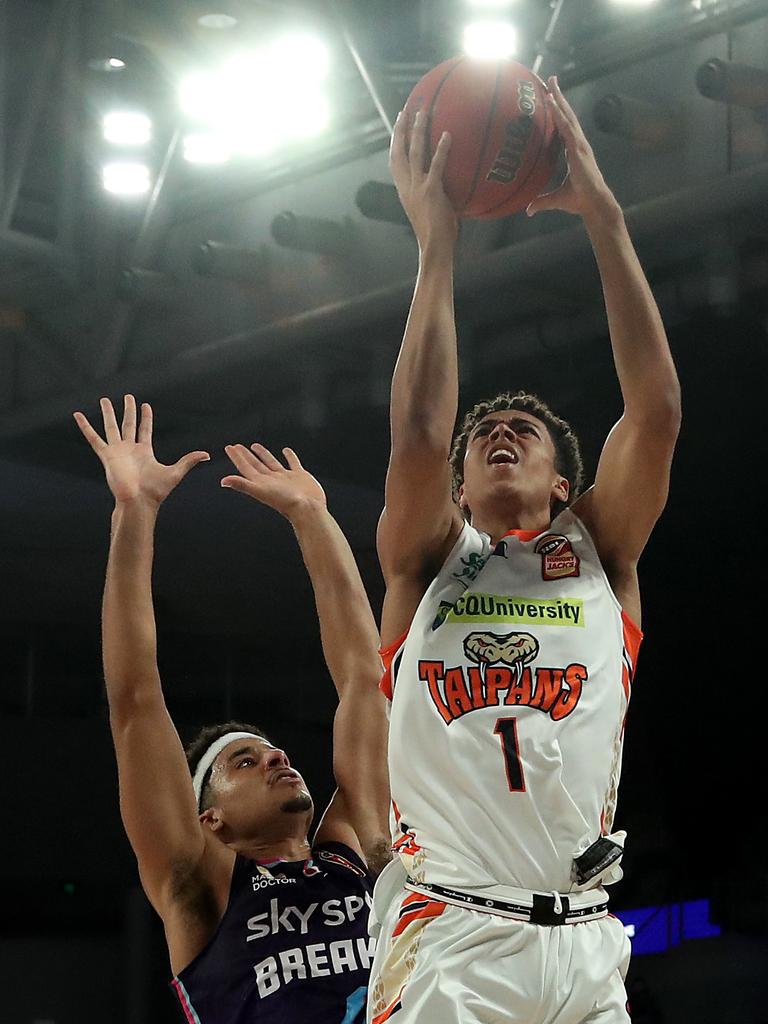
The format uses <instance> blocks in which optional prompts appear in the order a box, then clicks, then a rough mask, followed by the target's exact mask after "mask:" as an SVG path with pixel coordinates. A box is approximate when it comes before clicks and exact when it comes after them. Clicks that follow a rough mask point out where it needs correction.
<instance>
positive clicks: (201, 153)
mask: <svg viewBox="0 0 768 1024" xmlns="http://www.w3.org/2000/svg"><path fill="white" fill-rule="evenodd" d="M183 145H184V159H185V160H186V161H187V163H190V164H225V163H227V162H228V161H229V160H230V159H231V158H232V146H231V144H230V142H229V140H228V139H227V138H225V137H224V136H223V135H217V134H216V133H215V132H192V133H191V134H190V135H186V136H185V137H184V143H183Z"/></svg>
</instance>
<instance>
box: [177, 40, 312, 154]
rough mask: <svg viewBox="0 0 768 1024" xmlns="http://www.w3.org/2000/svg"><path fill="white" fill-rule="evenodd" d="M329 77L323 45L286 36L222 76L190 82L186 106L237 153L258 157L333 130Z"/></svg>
mask: <svg viewBox="0 0 768 1024" xmlns="http://www.w3.org/2000/svg"><path fill="white" fill-rule="evenodd" d="M329 71H330V51H329V49H328V47H327V46H326V45H325V43H324V42H323V41H322V40H321V39H319V38H316V37H314V36H310V35H300V34H295V35H289V36H283V37H282V38H280V39H277V40H275V41H274V42H273V43H271V44H270V45H268V46H265V47H263V48H262V49H259V50H251V51H243V52H241V53H239V54H237V55H235V56H233V57H231V58H230V59H229V60H228V61H226V62H225V63H224V64H223V65H222V66H221V67H220V68H218V70H215V71H213V70H212V71H207V72H198V73H197V74H193V75H190V76H188V77H187V78H185V79H184V80H183V81H182V82H181V85H180V90H179V93H180V100H181V105H182V108H183V110H184V112H185V113H186V114H187V115H188V116H189V117H190V118H191V119H192V120H194V121H196V122H197V123H198V124H200V125H201V128H202V127H203V126H204V127H205V128H206V129H208V130H210V132H211V133H212V134H214V135H216V136H218V137H219V138H220V139H222V138H223V139H225V140H226V141H227V144H228V145H229V148H230V150H231V151H232V152H233V153H238V154H243V155H259V154H262V153H265V152H268V151H270V150H272V149H274V148H275V146H278V145H279V144H280V143H281V142H286V141H288V140H291V139H301V138H310V137H313V136H316V135H319V134H320V133H321V132H323V131H324V130H325V129H326V128H327V127H328V125H329V123H330V120H331V112H330V105H329V102H328V99H327V97H326V96H325V94H324V90H323V89H322V82H323V80H324V79H325V78H326V77H327V76H328V73H329ZM196 162H197V161H196Z"/></svg>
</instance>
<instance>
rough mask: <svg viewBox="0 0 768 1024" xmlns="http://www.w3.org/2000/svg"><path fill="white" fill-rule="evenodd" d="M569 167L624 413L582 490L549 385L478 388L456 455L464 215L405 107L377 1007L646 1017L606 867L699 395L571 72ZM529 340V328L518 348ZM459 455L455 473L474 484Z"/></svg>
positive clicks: (397, 163) (540, 1020)
mask: <svg viewBox="0 0 768 1024" xmlns="http://www.w3.org/2000/svg"><path fill="white" fill-rule="evenodd" d="M549 88H550V95H549V96H548V97H547V102H548V103H549V104H551V108H552V112H553V115H554V117H555V119H556V124H557V126H558V130H559V132H560V135H561V137H562V140H563V142H564V145H565V148H566V153H567V157H568V164H569V175H568V177H567V180H566V181H565V183H564V184H563V185H562V186H561V187H560V188H559V189H558V190H557V191H555V192H553V193H551V194H550V195H548V196H543V197H540V198H539V199H538V200H536V201H535V202H534V203H533V204H532V205H531V207H530V208H529V213H535V212H538V211H539V210H544V209H560V210H565V211H568V212H569V213H573V214H576V215H578V216H580V217H581V218H582V221H583V223H584V226H585V228H586V230H587V233H588V235H589V238H590V241H591V243H592V247H593V250H594V253H595V257H596V260H597V265H598V268H599V272H600V276H601V279H602V286H603V291H604V297H605V304H606V311H607V316H608V324H609V328H610V335H611V344H612V348H613V356H614V361H615V365H616V371H617V374H618V378H619V383H620V386H621V391H622V395H623V399H624V411H623V414H622V417H621V419H620V420H619V422H618V423H617V424H616V425H615V426H614V428H613V429H612V431H611V432H610V434H609V436H608V438H607V440H606V442H605V446H604V448H603V451H602V454H601V456H600V460H599V465H598V468H597V472H596V477H595V481H594V483H593V485H592V486H591V487H590V488H589V489H588V490H586V491H584V492H583V493H581V494H579V490H580V487H581V479H580V477H581V461H580V457H579V452H578V444H577V442H576V440H575V438H574V437H573V435H572V433H571V431H570V428H569V427H568V425H567V424H565V423H564V422H563V421H562V420H560V419H558V418H557V417H556V416H554V415H553V414H552V413H551V412H550V410H549V409H548V408H547V407H546V406H545V405H544V404H543V403H542V402H540V401H539V400H538V399H536V398H535V397H533V396H526V395H523V394H522V393H518V394H517V395H512V394H506V395H500V396H498V397H497V398H496V399H494V400H491V401H489V402H488V403H484V404H482V405H480V406H478V407H476V408H475V409H474V410H472V412H471V413H470V414H469V415H468V417H467V419H466V420H465V423H464V428H463V430H462V432H461V434H460V435H459V437H458V439H457V441H456V443H455V445H454V449H453V453H452V452H451V436H452V432H453V428H454V423H455V420H456V413H457V401H458V373H457V353H456V330H455V323H454V311H453V281H452V278H453V252H454V244H455V240H456V235H457V222H456V216H455V214H454V212H453V209H452V208H451V206H450V204H449V202H448V200H447V198H446V195H445V192H444V190H443V187H442V172H443V168H444V166H445V161H446V158H447V154H448V149H449V146H450V139H449V138H448V137H444V138H443V139H442V140H441V142H440V143H439V145H438V147H437V149H436V151H435V155H434V158H433V160H432V162H431V166H430V168H429V169H428V170H427V169H425V152H426V144H425V124H424V120H423V119H422V118H417V120H416V123H415V124H414V125H412V126H411V125H409V126H406V125H405V124H403V120H404V118H403V117H402V116H401V118H400V119H399V121H398V125H397V128H396V130H395V133H394V138H393V142H392V151H391V168H392V173H393V177H394V180H395V183H396V185H397V188H398V192H399V195H400V199H401V201H402V204H403V206H404V208H405V210H406V212H407V213H408V216H409V218H410V220H411V223H412V225H413V227H414V230H415V233H416V237H417V240H418V244H419V254H420V264H419V273H418V279H417V283H416V290H415V295H414V299H413V304H412V307H411V311H410V317H409V320H408V324H407V327H406V331H405V337H404V339H403V344H402V348H401V350H400V356H399V359H398V362H397V366H396V369H395V373H394V379H393V383H392V399H391V430H392V451H391V459H390V464H389V472H388V476H387V483H386V508H385V510H384V513H383V515H382V518H381V522H380V528H379V535H378V548H379V556H380V560H381V565H382V568H383V572H384V575H385V578H386V583H387V593H386V600H385V604H384V609H383V615H382V628H381V633H382V642H383V644H384V650H383V652H382V653H383V656H384V660H385V664H387V666H388V670H387V673H386V675H385V678H384V682H383V688H385V690H386V692H387V693H388V696H389V697H390V699H391V701H392V705H391V717H390V741H389V761H390V783H391V789H392V798H393V803H394V811H395V817H396V822H397V824H396V839H395V843H394V848H395V850H396V851H397V852H398V854H399V858H398V861H397V862H393V864H392V865H391V866H390V867H389V868H387V869H386V870H385V872H384V875H383V876H382V878H381V879H380V880H379V883H378V885H377V892H376V896H375V899H374V910H375V918H376V920H377V921H378V923H379V925H380V931H379V943H378V948H377V953H376V959H375V962H374V968H373V973H372V977H371V989H370V991H371V993H372V995H371V998H370V1002H369V1017H368V1019H369V1021H371V1022H374V1024H384V1022H385V1021H392V1024H417V1022H418V1024H459V1022H460V1024H478V1022H488V1024H491V1022H493V1024H501V1022H510V1024H533V1022H535V1024H586V1022H588V1024H625V1022H627V1021H628V1020H629V1016H628V1012H627V1008H626V994H625V990H624V984H623V979H624V974H625V973H626V967H627V963H628V955H629V948H628V941H627V939H626V937H625V935H624V932H623V928H622V926H621V924H620V922H619V921H618V920H617V919H616V918H614V917H612V916H609V915H608V914H607V909H606V904H607V894H606V891H605V889H604V888H603V885H604V884H605V883H609V882H611V881H615V880H616V879H617V878H618V877H620V859H621V854H622V849H623V842H624V838H625V834H624V833H623V832H618V831H614V824H613V817H614V810H615V803H616V787H617V784H618V777H619V770H620V764H621V748H622V734H623V726H624V718H625V713H626V709H627V702H628V699H629V692H630V685H631V679H632V674H633V670H634V664H635V657H636V654H637V649H638V646H639V643H640V638H641V635H642V634H641V632H640V624H641V615H640V596H639V589H638V578H637V563H638V559H639V558H640V555H641V553H642V551H643V548H644V546H645V544H646V542H647V540H648V537H649V535H650V533H651V530H652V528H653V526H654V524H655V522H656V520H657V518H658V516H659V515H660V513H661V511H662V509H663V508H664V505H665V503H666V499H667V491H668V484H669V473H670V464H671V460H672V455H673V450H674V446H675V443H676V438H677V434H678V430H679V424H680V394H679V385H678V381H677V376H676V373H675V368H674V365H673V362H672V358H671V355H670V351H669V347H668V344H667V339H666V336H665V332H664V328H663V325H662V322H661V319H660V316H659V312H658V309H657V307H656V304H655V302H654V299H653V297H652V294H651V291H650V289H649V286H648V284H647V282H646V279H645V277H644V274H643V271H642V269H641V267H640V264H639V262H638V260H637V257H636V254H635V251H634V248H633V246H632V243H631V241H630V238H629V235H628V233H627V229H626V226H625V223H624V218H623V215H622V212H621V209H620V207H619V205H618V203H617V201H616V199H615V198H614V196H613V194H612V193H611V191H610V189H609V188H608V186H607V185H606V183H605V181H604V180H603V177H602V175H601V173H600V171H599V169H598V167H597V164H596V162H595V159H594V156H593V153H592V150H591V148H590V146H589V144H588V142H587V140H586V138H585V136H584V134H583V131H582V129H581V127H580V125H579V123H578V120H577V118H576V116H575V115H574V112H573V110H572V109H571V107H570V106H569V104H568V103H567V102H566V100H565V99H564V97H563V95H562V93H561V92H560V89H559V87H558V85H557V82H556V81H555V80H554V79H551V80H550V82H549ZM513 355H514V349H512V351H511V352H510V356H513ZM452 464H453V479H452Z"/></svg>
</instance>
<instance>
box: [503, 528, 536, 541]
mask: <svg viewBox="0 0 768 1024" xmlns="http://www.w3.org/2000/svg"><path fill="white" fill-rule="evenodd" d="M544 532H545V531H544V530H507V532H506V533H504V534H502V537H501V539H502V540H504V538H505V537H517V539H518V540H522V541H527V540H533V538H534V537H539V536H541V534H542V533H544Z"/></svg>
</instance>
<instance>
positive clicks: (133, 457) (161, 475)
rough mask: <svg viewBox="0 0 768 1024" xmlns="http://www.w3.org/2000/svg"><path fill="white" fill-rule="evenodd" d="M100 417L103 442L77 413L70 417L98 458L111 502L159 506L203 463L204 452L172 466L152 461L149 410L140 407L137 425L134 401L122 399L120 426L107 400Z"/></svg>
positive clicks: (81, 414)
mask: <svg viewBox="0 0 768 1024" xmlns="http://www.w3.org/2000/svg"><path fill="white" fill-rule="evenodd" d="M100 405H101V415H102V418H103V421H104V438H106V440H105V439H104V438H102V437H101V435H100V434H99V433H98V432H97V431H96V430H94V428H93V427H92V426H91V424H90V423H89V422H88V419H87V418H86V417H85V416H84V415H83V413H81V412H76V413H73V415H74V418H75V422H76V423H77V425H78V427H79V428H80V431H81V433H82V435H83V437H84V438H85V439H86V441H87V442H88V444H89V445H90V446H91V448H93V450H94V451H95V452H96V454H97V455H98V457H99V459H100V460H101V464H102V466H103V467H104V472H105V473H106V477H107V484H108V485H109V489H110V491H111V492H112V494H113V495H114V498H115V501H116V502H118V503H120V502H131V501H135V500H137V499H144V500H146V501H149V502H150V503H152V504H156V505H159V504H160V503H161V502H162V501H164V500H165V499H166V498H167V497H168V495H169V494H170V493H171V491H172V490H173V489H174V488H175V487H176V485H177V484H179V483H180V482H181V481H182V480H183V479H184V477H185V476H186V475H187V473H188V472H189V471H190V469H192V467H193V466H196V465H197V464H198V463H199V462H207V461H208V460H209V459H210V455H209V454H208V453H207V452H190V453H189V454H188V455H185V456H184V457H183V458H181V459H179V461H178V462H176V463H174V465H172V466H164V465H163V464H162V463H160V462H158V461H157V459H156V458H155V453H154V451H153V448H152V408H151V406H150V405H149V404H148V403H147V402H144V404H143V405H142V407H141V422H140V423H139V424H138V425H137V416H136V400H135V398H134V397H133V395H126V396H125V403H124V408H123V422H122V425H121V426H120V427H118V425H117V419H116V417H115V410H114V409H113V407H112V403H111V402H110V400H109V399H108V398H102V399H101V402H100Z"/></svg>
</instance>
